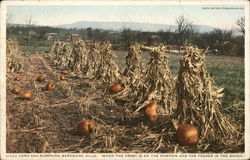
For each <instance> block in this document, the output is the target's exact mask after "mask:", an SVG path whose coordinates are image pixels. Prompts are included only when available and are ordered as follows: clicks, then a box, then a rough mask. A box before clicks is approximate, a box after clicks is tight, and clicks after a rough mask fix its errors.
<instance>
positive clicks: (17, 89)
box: [12, 87, 21, 94]
mask: <svg viewBox="0 0 250 160" xmlns="http://www.w3.org/2000/svg"><path fill="white" fill-rule="evenodd" d="M20 91H21V88H20V87H14V88H13V89H12V92H13V93H14V94H18V93H19V92H20Z"/></svg>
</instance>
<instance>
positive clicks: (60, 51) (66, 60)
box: [49, 41, 73, 68]
mask: <svg viewBox="0 0 250 160" xmlns="http://www.w3.org/2000/svg"><path fill="white" fill-rule="evenodd" d="M49 57H50V59H51V60H52V62H53V63H54V64H55V65H58V66H60V67H62V68H69V67H70V66H72V64H73V56H72V48H71V46H70V44H69V43H66V42H62V41H55V42H54V44H53V45H52V47H51V48H50V51H49Z"/></svg>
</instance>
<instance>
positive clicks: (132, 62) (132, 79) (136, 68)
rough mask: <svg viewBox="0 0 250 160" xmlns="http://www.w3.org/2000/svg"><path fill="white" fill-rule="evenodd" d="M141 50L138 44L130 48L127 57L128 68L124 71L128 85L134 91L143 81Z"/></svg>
mask: <svg viewBox="0 0 250 160" xmlns="http://www.w3.org/2000/svg"><path fill="white" fill-rule="evenodd" d="M140 48H141V46H140V44H138V43H135V44H133V45H131V46H130V47H129V51H128V55H127V57H126V67H125V69H124V71H123V75H124V76H125V81H126V82H125V83H126V85H128V86H129V87H131V88H133V89H136V88H137V87H138V86H139V85H140V83H141V81H142V80H141V79H142V72H143V64H142V60H141V54H142V52H141V50H140Z"/></svg>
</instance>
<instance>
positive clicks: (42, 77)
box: [37, 74, 46, 82]
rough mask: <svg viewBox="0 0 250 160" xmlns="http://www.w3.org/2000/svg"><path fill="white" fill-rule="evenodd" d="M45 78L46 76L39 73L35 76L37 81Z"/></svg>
mask: <svg viewBox="0 0 250 160" xmlns="http://www.w3.org/2000/svg"><path fill="white" fill-rule="evenodd" d="M45 78H46V76H45V75H43V74H42V75H39V76H38V77H37V81H39V82H43V81H45Z"/></svg>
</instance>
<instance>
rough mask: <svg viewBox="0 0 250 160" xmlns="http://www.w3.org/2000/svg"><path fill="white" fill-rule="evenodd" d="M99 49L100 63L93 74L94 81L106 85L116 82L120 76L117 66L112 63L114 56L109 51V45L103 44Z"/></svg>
mask: <svg viewBox="0 0 250 160" xmlns="http://www.w3.org/2000/svg"><path fill="white" fill-rule="evenodd" d="M101 48H102V49H101V52H100V54H101V61H100V64H99V67H98V69H97V71H96V73H95V76H94V80H95V81H98V82H103V83H106V84H110V83H111V82H117V81H118V80H120V76H121V75H120V73H119V70H118V66H117V64H116V63H115V61H114V58H115V55H114V53H113V52H112V50H111V44H110V43H109V42H105V43H104V44H103V45H102V46H101Z"/></svg>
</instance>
